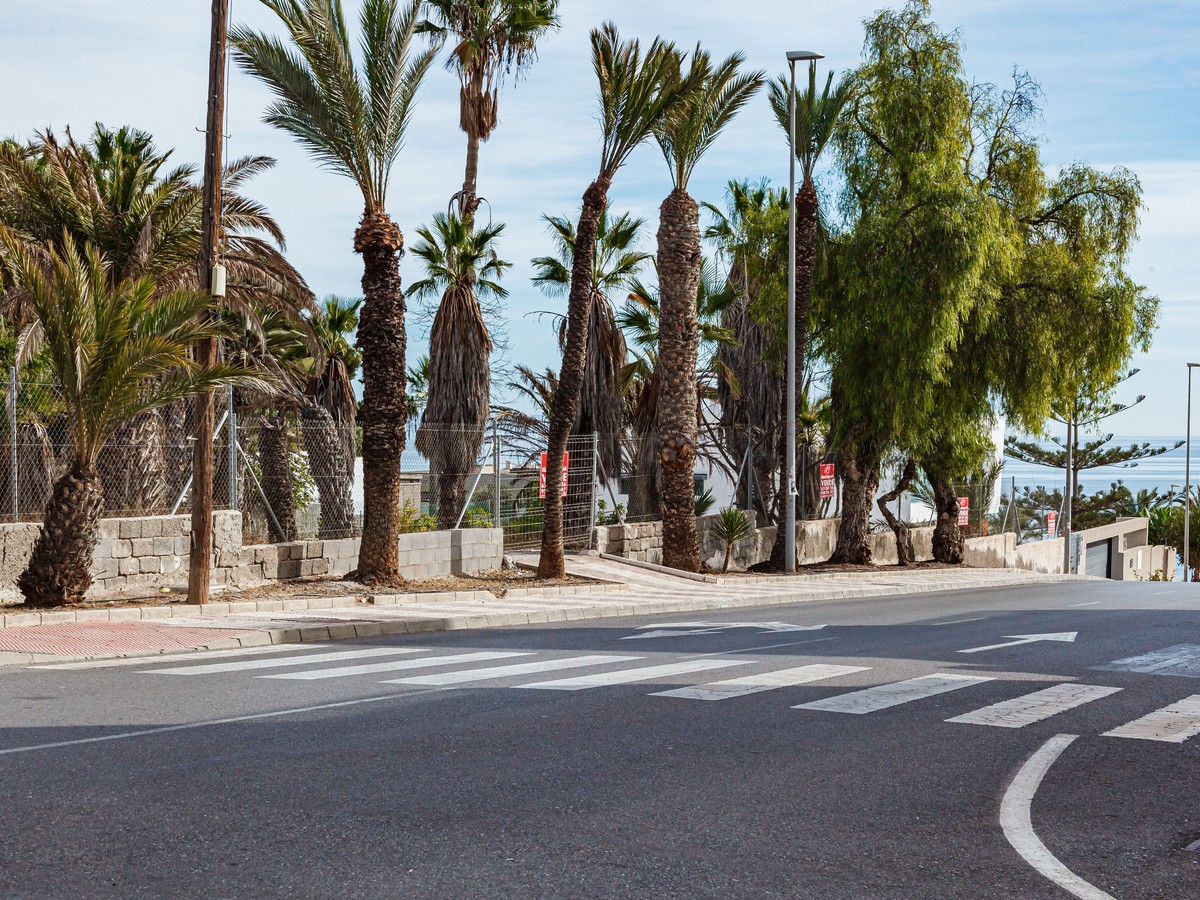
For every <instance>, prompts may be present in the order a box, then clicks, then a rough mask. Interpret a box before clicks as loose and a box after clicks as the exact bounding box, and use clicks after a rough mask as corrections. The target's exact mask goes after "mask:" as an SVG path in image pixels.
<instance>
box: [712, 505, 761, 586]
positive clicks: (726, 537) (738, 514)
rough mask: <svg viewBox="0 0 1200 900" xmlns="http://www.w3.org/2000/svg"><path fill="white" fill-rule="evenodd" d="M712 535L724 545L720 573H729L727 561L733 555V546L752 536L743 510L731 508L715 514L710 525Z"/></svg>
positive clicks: (752, 532)
mask: <svg viewBox="0 0 1200 900" xmlns="http://www.w3.org/2000/svg"><path fill="white" fill-rule="evenodd" d="M712 529H713V534H714V535H715V536H716V538H717V540H719V541H720V542H721V543H722V544H724V545H725V563H724V565H722V566H721V571H722V572H727V571H729V559H730V557H731V556H732V555H733V545H734V544H736V543H738V541H744V540H745V539H746V538H748V537H752V536H753V535H754V528H753V527H751V525H750V519H749V518H748V517H747V516H746V513H745V511H744V510H740V509H734V508H732V507H730V508H728V509H723V510H721V511H720V512H719V513H717V517H716V518H715V519H714V520H713V524H712Z"/></svg>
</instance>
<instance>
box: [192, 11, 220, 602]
mask: <svg viewBox="0 0 1200 900" xmlns="http://www.w3.org/2000/svg"><path fill="white" fill-rule="evenodd" d="M228 33H229V0H213V4H212V40H211V43H210V49H209V57H208V117H207V120H206V124H205V134H204V201H203V202H204V206H203V220H202V225H201V238H200V259H199V261H198V263H197V265H198V268H199V273H198V274H199V276H200V284H201V286H202V288H203V289H204V290H206V291H208V293H209V294H210V295H212V294H213V293H214V290H213V288H214V285H213V268H214V267H215V266H216V265H217V264H218V262H220V259H221V256H220V252H221V248H220V241H221V169H222V159H221V153H222V149H223V144H224V137H225V135H224V130H225V47H226V43H227V38H228ZM195 353H196V362H197V363H199V364H200V365H202V366H210V365H212V364H213V363H215V362H216V359H217V341H216V338H207V339H205V340H203V341H201V342H200V343H199V344H197V345H196V348H195ZM194 403H195V406H194V415H193V417H192V418H193V420H194V423H195V428H196V434H195V439H196V443H195V446H193V448H192V555H191V560H190V562H189V565H188V603H205V602H207V601H208V585H209V580H210V578H211V573H212V512H213V426H214V423H215V419H216V411H215V409H214V406H213V394H212V391H206V392H205V393H203V394H200V395H199V396H198V397H196V399H195V401H194Z"/></svg>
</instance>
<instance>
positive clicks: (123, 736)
mask: <svg viewBox="0 0 1200 900" xmlns="http://www.w3.org/2000/svg"><path fill="white" fill-rule="evenodd" d="M411 696H412V695H411V694H385V695H383V696H382V697H362V698H360V699H358V700H339V701H337V702H336V703H321V704H318V705H316V706H299V707H296V708H294V709H280V710H276V711H275V712H263V713H251V714H249V715H245V716H231V717H230V718H227V719H210V720H208V721H207V722H185V723H184V724H182V725H163V726H160V727H158V728H139V729H138V730H137V731H121V732H118V733H116V734H101V735H97V736H96V737H88V738H74V739H73V740H69V741H53V742H51V743H48V744H28V745H26V746H24V747H5V748H3V749H0V756H9V755H11V754H14V753H31V752H33V751H34V750H58V749H61V748H63V747H79V746H82V745H84V744H104V743H107V742H109V741H127V740H129V739H130V738H136V737H148V736H149V735H154V734H169V733H171V732H172V731H194V730H195V729H197V728H211V727H212V726H214V725H235V724H237V723H238V722H254V721H257V720H258V719H274V718H276V717H278V716H297V715H301V714H303V713H310V712H319V711H320V710H324V709H339V708H341V707H343V706H359V705H361V704H363V703H379V702H380V701H382V700H403V699H406V698H408V697H411Z"/></svg>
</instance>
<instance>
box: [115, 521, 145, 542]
mask: <svg viewBox="0 0 1200 900" xmlns="http://www.w3.org/2000/svg"><path fill="white" fill-rule="evenodd" d="M118 527H119V528H120V536H121V537H123V538H137V537H141V536H142V522H141V520H140V519H119V520H118Z"/></svg>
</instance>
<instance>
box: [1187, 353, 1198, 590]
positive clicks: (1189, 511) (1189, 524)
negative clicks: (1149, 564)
mask: <svg viewBox="0 0 1200 900" xmlns="http://www.w3.org/2000/svg"><path fill="white" fill-rule="evenodd" d="M1187 367H1188V387H1187V452H1186V455H1185V456H1184V458H1183V580H1184V581H1185V582H1186V581H1187V580H1188V573H1189V572H1191V565H1192V369H1196V368H1200V363H1188V364H1187Z"/></svg>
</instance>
